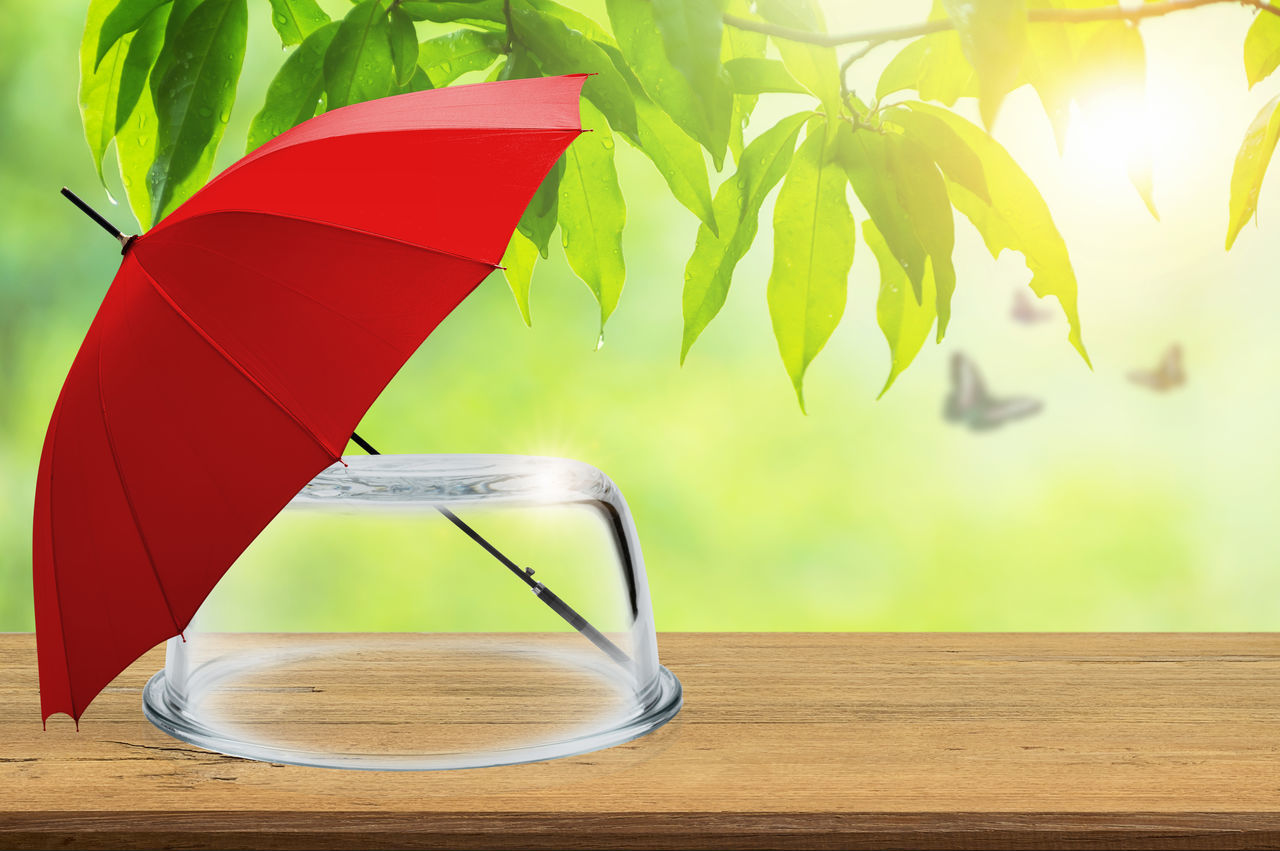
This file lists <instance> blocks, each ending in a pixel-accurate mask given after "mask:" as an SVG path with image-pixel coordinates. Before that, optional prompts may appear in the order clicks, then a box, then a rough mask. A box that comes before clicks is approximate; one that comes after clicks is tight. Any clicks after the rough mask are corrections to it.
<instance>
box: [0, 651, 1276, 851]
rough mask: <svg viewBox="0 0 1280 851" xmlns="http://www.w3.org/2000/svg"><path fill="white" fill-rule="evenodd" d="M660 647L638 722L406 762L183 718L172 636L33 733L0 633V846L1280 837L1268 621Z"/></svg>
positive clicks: (1193, 842) (1134, 841) (971, 843)
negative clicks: (1165, 629) (677, 694)
mask: <svg viewBox="0 0 1280 851" xmlns="http://www.w3.org/2000/svg"><path fill="white" fill-rule="evenodd" d="M660 645H661V650H662V656H663V661H664V663H665V664H667V666H668V667H670V668H671V669H672V671H673V672H675V673H676V675H677V676H679V677H680V679H681V680H682V682H683V683H684V687H685V700H686V703H685V708H684V710H683V711H682V712H681V714H680V715H679V716H678V717H677V718H676V720H675V721H673V722H672V723H671V724H668V725H667V726H666V727H664V728H662V729H661V730H659V731H657V732H656V733H654V734H652V735H650V736H648V737H645V738H642V739H640V740H637V741H635V742H631V743H628V744H625V745H621V746H618V747H616V748H612V749H609V750H606V751H600V752H597V753H593V754H586V755H583V756H580V757H571V758H568V759H563V760H557V761H553V762H545V763H535V764H530V765H521V766H510V767H503V768H494V769H481V770H470V771H461V772H425V773H415V772H408V773H393V772H346V771H333V770H324V769H308V768H297V767H291V766H280V765H271V764H265V763H255V762H250V761H246V760H239V759H234V758H230V757H223V756H219V755H216V754H211V753H207V752H204V751H201V750H199V749H196V748H192V747H189V746H187V745H184V744H182V743H180V742H176V741H174V740H172V739H169V738H168V737H166V736H164V735H163V734H162V733H160V732H159V731H157V730H155V729H154V728H152V727H151V726H150V725H149V724H148V723H147V722H146V721H145V720H144V719H143V718H142V716H141V711H140V708H139V700H140V698H139V695H140V689H141V686H142V684H143V683H144V682H145V681H146V678H147V677H148V676H149V675H150V674H151V673H152V672H154V671H155V670H156V669H157V668H158V667H159V666H160V663H161V654H160V652H159V651H156V652H153V653H151V654H149V655H148V656H146V657H144V658H143V659H142V660H140V661H139V662H138V663H137V664H136V665H134V666H133V667H131V668H130V669H129V671H127V672H126V673H125V674H123V675H122V676H121V677H120V678H119V679H118V680H117V681H116V682H115V683H114V684H113V686H112V687H111V689H110V690H109V691H108V692H106V693H104V694H103V695H102V696H101V697H100V698H99V699H98V701H96V702H95V703H94V704H93V706H92V707H91V708H90V710H89V712H88V713H87V714H86V716H85V718H84V719H83V720H82V722H81V732H80V733H78V734H77V733H76V732H75V730H74V727H73V725H72V724H71V722H70V721H69V720H68V719H66V718H64V717H61V716H59V717H57V718H54V719H51V720H50V724H49V730H48V731H47V732H42V731H41V729H40V723H39V708H38V697H37V693H36V675H35V653H34V641H33V638H32V637H31V636H29V635H0V846H6V847H54V846H56V845H59V844H61V845H64V846H65V845H68V844H71V845H76V846H81V847H122V846H127V845H134V846H158V845H165V846H170V847H234V846H244V845H260V846H263V847H279V848H292V847H316V846H317V845H319V844H326V845H329V846H349V845H352V844H361V845H368V846H369V847H449V846H454V847H525V848H548V847H563V848H570V847H575V848H576V847H616V848H626V847H646V846H647V847H663V848H667V847H671V848H674V847H709V848H725V847H780V848H781V847H787V848H800V847H815V848H835V847H850V848H861V847H885V846H886V845H888V846H898V847H904V846H909V847H920V848H942V847H964V848H1007V847H1027V846H1029V845H1033V846H1035V847H1045V848H1049V847H1072V848H1103V847H1118V846H1121V845H1122V846H1123V847H1129V848H1140V847H1153V848H1154V847H1161V848H1170V847H1214V848H1261V847H1280V724H1278V723H1277V721H1278V720H1280V719H1278V718H1277V715H1278V714H1280V713H1278V712H1277V709H1276V706H1277V703H1278V702H1280V688H1278V687H1280V637H1277V636H1274V635H1252V634H1207V635H1198V634H1167V635H1166V634H1114V635H1111V634H1103V635H1049V634H996V635H952V634H932V635H912V634H885V635H867V634H784V633H777V634H767V633H760V634H721V633H707V634H665V635H663V636H661V637H660ZM387 717H389V718H394V717H395V712H394V706H390V707H388V715H387ZM348 723H359V718H355V717H352V718H350V719H349V720H348Z"/></svg>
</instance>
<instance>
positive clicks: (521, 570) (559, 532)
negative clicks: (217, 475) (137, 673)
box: [143, 455, 681, 770]
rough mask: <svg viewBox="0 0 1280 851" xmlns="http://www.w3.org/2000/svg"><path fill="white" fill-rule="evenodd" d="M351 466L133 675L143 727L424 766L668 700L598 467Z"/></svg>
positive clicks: (617, 737)
mask: <svg viewBox="0 0 1280 851" xmlns="http://www.w3.org/2000/svg"><path fill="white" fill-rule="evenodd" d="M346 461H347V463H348V464H349V465H350V466H343V465H341V464H335V465H334V466H332V467H330V468H328V469H327V470H325V471H324V472H323V473H321V474H320V475H319V476H317V477H316V478H315V479H314V480H312V481H311V482H310V483H309V484H308V485H307V486H306V487H305V488H303V489H302V491H301V492H300V493H299V494H298V495H297V496H296V497H295V498H294V499H293V500H292V502H290V504H289V506H288V508H286V509H285V511H283V512H282V513H281V514H280V516H279V517H277V518H276V519H275V520H274V521H272V523H271V525H270V526H268V528H267V530H266V531H264V532H263V534H262V535H260V536H259V538H258V540H256V541H255V542H254V544H253V545H252V546H251V547H250V548H249V549H248V550H247V551H246V552H245V553H244V555H243V556H241V558H240V559H239V560H238V561H237V562H236V564H235V565H234V566H233V567H232V568H231V570H230V571H229V572H228V573H227V575H226V576H225V577H224V578H223V580H222V582H220V583H219V585H218V587H217V588H216V589H215V590H214V592H213V594H211V595H210V596H209V598H208V600H206V602H205V604H204V605H203V606H202V607H201V609H200V611H199V613H198V614H197V615H196V617H195V619H194V620H193V621H192V624H191V626H190V627H189V628H188V629H187V631H186V632H185V634H184V638H175V639H171V640H170V641H169V643H168V647H167V654H166V660H165V667H164V669H163V670H161V671H160V672H159V673H157V674H156V675H155V676H154V677H152V678H151V680H150V682H148V684H147V686H146V688H145V690H144V692H143V710H144V712H145V714H146V716H147V718H148V719H150V720H151V721H152V723H154V724H155V725H156V726H157V727H159V728H160V729H161V730H164V731H165V732H166V733H169V734H170V735H172V736H174V737H176V738H178V739H182V740H184V741H187V742H190V743H191V744H194V745H198V746H200V747H203V748H207V749H209V750H214V751H218V752H221V753H226V754H231V755H234V756H241V757H247V758H250V759H257V760H266V761H270V762H280V763H292V764H299V765H315V766H327V767H341V768H364V769H400V770H421V769H442V768H471V767H479V766H488V765H505V764H511V763H519V762H529V761H533V760H542V759H550V758H554V757H561V756H568V755H571V754H579V753H584V752H587V751H592V750H597V749H599V748H605V747H609V746H611V745H616V744H619V743H621V742H625V741H628V740H630V739H634V738H636V737H637V736H641V735H644V734H645V733H647V732H649V731H651V730H653V729H655V728H657V727H659V726H661V725H662V724H664V723H665V722H666V721H668V720H670V719H671V718H672V717H673V716H674V715H675V714H676V712H678V711H679V709H680V705H681V688H680V683H679V681H678V680H677V679H676V678H675V677H674V676H673V675H672V674H671V673H670V672H669V671H668V670H667V669H666V668H664V667H662V666H661V665H660V664H659V663H658V647H657V637H656V635H655V632H654V625H653V612H652V609H651V607H650V602H649V588H648V584H647V582H646V580H645V572H644V561H643V559H642V557H641V555H640V544H639V541H638V539H637V537H636V530H635V525H634V524H633V522H632V520H631V514H630V512H629V511H628V509H627V504H626V501H625V500H624V499H623V498H622V494H621V493H619V491H618V489H617V487H615V486H614V484H613V482H611V481H610V480H609V478H608V477H607V476H605V475H604V474H603V473H601V472H600V471H599V470H597V469H595V468H594V467H591V466H589V465H587V464H583V463H580V462H577V461H570V460H566V459H560V458H534V457H523V456H507V455H380V456H356V457H351V458H348V459H346Z"/></svg>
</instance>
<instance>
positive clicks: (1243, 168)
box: [1227, 96, 1280, 250]
mask: <svg viewBox="0 0 1280 851" xmlns="http://www.w3.org/2000/svg"><path fill="white" fill-rule="evenodd" d="M1277 138H1280V96H1277V97H1274V98H1272V99H1271V100H1270V101H1269V102H1268V103H1267V105H1266V106H1264V107H1263V108H1262V110H1261V111H1260V112H1259V113H1258V116H1257V117H1256V118H1254V119H1253V123H1252V124H1250V125H1249V129H1248V131H1247V132H1245V134H1244V141H1243V142H1241V144H1240V151H1239V153H1237V154H1236V164H1235V168H1234V169H1232V171H1231V205H1230V213H1231V215H1230V219H1229V221H1228V223H1227V249H1228V250H1230V249H1231V246H1232V245H1234V244H1235V241H1236V237H1237V236H1239V235H1240V229H1241V228H1243V227H1244V225H1245V222H1247V221H1249V219H1250V218H1252V217H1253V215H1254V213H1256V212H1257V210H1258V192H1259V191H1260V190H1261V189H1262V178H1263V177H1265V176H1266V174H1267V166H1268V164H1270V162H1271V154H1272V152H1273V151H1275V148H1276V139H1277Z"/></svg>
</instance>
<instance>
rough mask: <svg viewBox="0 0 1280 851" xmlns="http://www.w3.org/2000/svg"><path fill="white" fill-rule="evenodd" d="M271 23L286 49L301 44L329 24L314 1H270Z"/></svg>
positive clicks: (326, 16)
mask: <svg viewBox="0 0 1280 851" xmlns="http://www.w3.org/2000/svg"><path fill="white" fill-rule="evenodd" d="M271 23H272V24H274V25H275V28H276V32H277V33H279V34H280V43H281V44H282V45H284V46H286V47H288V46H289V45H291V44H301V43H302V42H303V40H304V39H305V38H306V37H307V36H309V35H311V34H312V33H313V32H315V31H316V30H318V29H320V28H321V27H323V26H324V25H325V24H327V23H329V16H328V15H326V14H325V13H324V10H323V9H321V8H320V6H319V5H317V3H316V0H271Z"/></svg>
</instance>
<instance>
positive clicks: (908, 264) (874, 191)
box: [836, 124, 927, 299]
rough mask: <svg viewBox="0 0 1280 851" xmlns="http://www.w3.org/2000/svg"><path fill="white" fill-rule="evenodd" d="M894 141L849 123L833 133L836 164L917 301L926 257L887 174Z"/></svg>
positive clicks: (921, 294)
mask: <svg viewBox="0 0 1280 851" xmlns="http://www.w3.org/2000/svg"><path fill="white" fill-rule="evenodd" d="M894 141H896V140H895V139H893V138H892V137H890V136H889V135H888V134H883V133H877V132H875V131H874V130H865V129H859V130H854V129H853V128H852V127H850V126H849V125H848V124H845V125H844V126H843V127H841V128H840V129H839V131H837V133H836V145H837V146H838V148H837V150H838V156H839V161H840V164H841V166H842V167H843V168H844V170H845V175H846V176H847V177H848V179H849V183H850V185H851V186H853V192H854V194H855V195H857V196H858V203H860V204H861V205H862V209H864V210H866V211H867V215H869V216H870V217H871V219H872V221H874V222H875V223H876V227H877V230H878V232H880V233H882V234H883V235H884V239H885V241H886V243H887V244H888V246H889V249H890V251H891V252H892V253H893V256H894V257H896V258H897V259H898V263H899V264H901V266H902V270H903V273H904V274H905V275H906V276H907V279H908V280H909V281H910V282H911V286H912V289H913V291H914V292H915V294H916V298H917V299H920V298H923V289H922V287H923V284H922V282H923V281H924V271H925V262H926V256H927V255H926V252H925V249H924V246H923V245H922V244H921V243H920V238H919V237H918V236H916V230H915V227H914V225H913V223H912V221H911V217H910V215H909V214H908V213H907V209H906V207H905V206H903V204H902V200H901V199H900V198H899V196H898V187H897V184H896V183H895V181H894V178H893V176H892V175H891V174H890V170H889V146H890V145H891V144H892V143H893V142H894Z"/></svg>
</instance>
